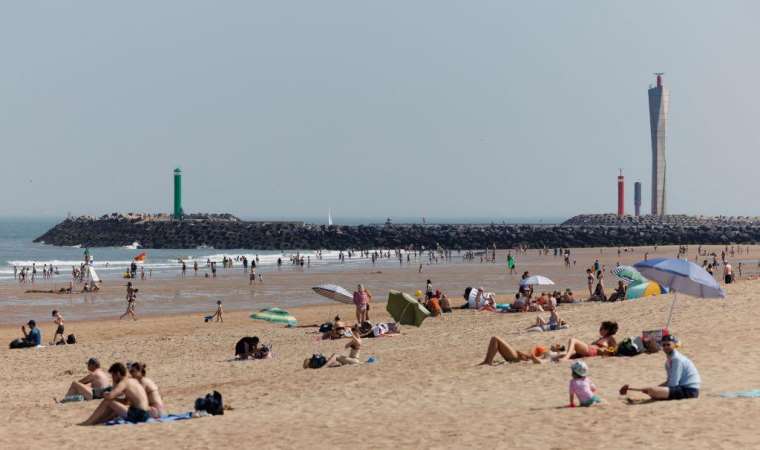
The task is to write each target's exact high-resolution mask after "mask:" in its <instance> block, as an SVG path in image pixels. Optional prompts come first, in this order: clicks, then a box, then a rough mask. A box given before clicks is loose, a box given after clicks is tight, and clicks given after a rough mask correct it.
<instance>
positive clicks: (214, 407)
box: [195, 391, 224, 416]
mask: <svg viewBox="0 0 760 450" xmlns="http://www.w3.org/2000/svg"><path fill="white" fill-rule="evenodd" d="M195 410H196V411H205V412H207V413H209V414H211V415H212V416H221V415H223V414H224V401H223V399H222V394H220V393H219V391H214V392H212V393H211V394H206V396H205V397H200V398H198V399H196V400H195Z"/></svg>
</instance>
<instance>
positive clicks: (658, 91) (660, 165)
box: [649, 72, 670, 216]
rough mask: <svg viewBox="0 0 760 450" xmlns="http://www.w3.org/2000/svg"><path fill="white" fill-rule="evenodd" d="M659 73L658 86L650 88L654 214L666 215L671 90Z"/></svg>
mask: <svg viewBox="0 0 760 450" xmlns="http://www.w3.org/2000/svg"><path fill="white" fill-rule="evenodd" d="M655 75H657V86H653V87H650V88H649V128H650V130H651V133H652V215H653V216H662V215H665V199H666V195H665V192H666V191H665V185H666V177H665V172H666V169H667V164H666V163H665V147H666V141H667V130H668V107H669V105H670V92H669V91H668V90H667V89H666V88H665V86H663V85H662V76H663V75H664V74H663V73H662V72H660V73H655Z"/></svg>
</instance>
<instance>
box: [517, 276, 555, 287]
mask: <svg viewBox="0 0 760 450" xmlns="http://www.w3.org/2000/svg"><path fill="white" fill-rule="evenodd" d="M552 284H554V282H553V281H552V280H550V279H548V278H546V277H545V276H543V275H533V276H532V277H528V278H526V279H524V280H522V281H520V286H527V285H537V286H549V285H552Z"/></svg>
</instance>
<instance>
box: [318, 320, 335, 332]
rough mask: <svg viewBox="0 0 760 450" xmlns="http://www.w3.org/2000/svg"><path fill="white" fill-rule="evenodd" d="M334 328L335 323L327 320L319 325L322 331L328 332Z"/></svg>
mask: <svg viewBox="0 0 760 450" xmlns="http://www.w3.org/2000/svg"><path fill="white" fill-rule="evenodd" d="M332 329H333V324H332V323H330V322H325V323H323V324H322V325H320V326H319V332H320V333H327V332H328V331H332Z"/></svg>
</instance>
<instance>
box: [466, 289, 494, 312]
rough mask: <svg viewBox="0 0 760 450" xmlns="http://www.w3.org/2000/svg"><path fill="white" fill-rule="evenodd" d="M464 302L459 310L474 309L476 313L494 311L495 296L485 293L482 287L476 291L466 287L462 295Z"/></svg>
mask: <svg viewBox="0 0 760 450" xmlns="http://www.w3.org/2000/svg"><path fill="white" fill-rule="evenodd" d="M463 297H464V299H465V301H466V302H467V303H465V304H464V305H462V306H461V307H460V309H474V310H476V311H491V312H495V311H496V296H495V295H494V294H493V293H492V292H485V291H484V289H483V288H482V287H479V288H477V289H474V288H471V287H467V288H466V289H465V290H464V295H463Z"/></svg>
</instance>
